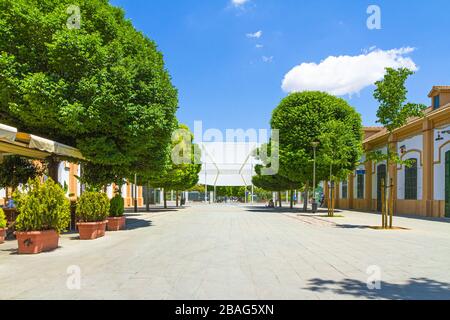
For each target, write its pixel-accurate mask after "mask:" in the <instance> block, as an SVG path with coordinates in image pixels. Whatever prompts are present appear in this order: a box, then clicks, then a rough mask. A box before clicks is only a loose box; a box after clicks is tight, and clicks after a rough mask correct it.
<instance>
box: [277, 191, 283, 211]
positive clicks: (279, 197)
mask: <svg viewBox="0 0 450 320" xmlns="http://www.w3.org/2000/svg"><path fill="white" fill-rule="evenodd" d="M278 206H279V207H280V208H282V207H283V202H282V201H281V191H278Z"/></svg>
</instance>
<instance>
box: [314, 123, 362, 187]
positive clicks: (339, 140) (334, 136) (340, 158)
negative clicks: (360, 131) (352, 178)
mask: <svg viewBox="0 0 450 320" xmlns="http://www.w3.org/2000/svg"><path fill="white" fill-rule="evenodd" d="M358 138H359V137H358V136H356V135H355V134H354V133H353V132H352V131H350V130H348V126H347V124H346V123H344V122H342V121H337V120H334V119H333V120H330V121H329V122H327V123H325V124H324V126H323V131H322V133H321V134H320V136H319V138H318V141H320V152H321V156H319V157H318V166H319V167H327V166H328V167H329V172H330V171H331V172H330V174H331V177H330V175H328V177H329V178H328V179H327V180H329V179H331V180H335V179H337V180H344V179H346V178H347V177H348V175H349V174H350V173H351V171H352V169H353V168H354V166H355V162H354V160H355V158H354V157H355V154H358V155H362V152H363V151H362V143H361V139H358Z"/></svg>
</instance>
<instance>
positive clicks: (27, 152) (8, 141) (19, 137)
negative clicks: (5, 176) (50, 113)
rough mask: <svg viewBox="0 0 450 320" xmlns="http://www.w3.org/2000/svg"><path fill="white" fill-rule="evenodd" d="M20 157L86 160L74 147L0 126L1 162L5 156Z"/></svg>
mask: <svg viewBox="0 0 450 320" xmlns="http://www.w3.org/2000/svg"><path fill="white" fill-rule="evenodd" d="M12 154H16V155H20V156H24V157H29V158H33V159H45V158H47V157H50V156H52V155H56V156H63V157H68V158H74V159H84V158H83V155H82V154H81V152H80V151H79V150H78V149H76V148H73V147H70V146H67V145H65V144H62V143H58V142H55V141H52V140H48V139H44V138H41V137H37V136H34V135H31V134H28V133H23V132H18V130H17V129H16V128H13V127H10V126H7V125H4V124H0V161H1V159H2V158H3V156H8V155H12Z"/></svg>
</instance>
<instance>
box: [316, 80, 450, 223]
mask: <svg viewBox="0 0 450 320" xmlns="http://www.w3.org/2000/svg"><path fill="white" fill-rule="evenodd" d="M429 98H430V99H431V107H430V108H428V109H427V110H426V112H425V116H424V118H422V119H411V120H410V121H409V122H408V124H407V125H405V126H404V127H402V128H399V129H398V130H396V131H395V132H394V134H393V135H392V136H391V137H389V134H388V132H387V130H386V129H384V128H381V127H371V128H365V130H364V131H365V139H364V142H363V147H364V151H365V152H366V153H367V152H369V151H381V152H383V153H386V152H387V147H388V145H390V147H391V148H392V149H393V150H397V152H398V154H399V155H400V156H401V158H402V159H403V160H410V161H411V163H412V166H411V167H405V166H400V165H391V166H390V167H389V168H387V167H386V163H385V162H380V163H375V162H372V161H367V160H366V159H365V155H364V156H363V159H362V161H361V163H362V164H361V165H360V166H358V168H357V170H355V171H354V173H353V174H352V175H350V176H349V177H348V180H347V181H342V182H340V183H339V185H338V186H337V187H336V191H335V201H336V207H337V208H340V209H354V210H362V211H380V209H381V201H380V198H381V180H382V179H383V178H385V177H389V178H388V181H389V180H390V179H391V178H392V180H393V183H394V185H395V188H394V206H395V212H396V213H397V214H411V215H418V216H424V217H449V218H450V86H435V87H433V89H432V90H431V92H430V94H429ZM325 189H326V191H325V192H328V186H327V187H326V188H325Z"/></svg>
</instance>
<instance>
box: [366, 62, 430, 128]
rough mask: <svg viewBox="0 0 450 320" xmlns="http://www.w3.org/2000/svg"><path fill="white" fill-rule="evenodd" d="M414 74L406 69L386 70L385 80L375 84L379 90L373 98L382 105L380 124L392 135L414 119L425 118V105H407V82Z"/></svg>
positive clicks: (379, 111)
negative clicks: (409, 120)
mask: <svg viewBox="0 0 450 320" xmlns="http://www.w3.org/2000/svg"><path fill="white" fill-rule="evenodd" d="M413 74H414V72H412V71H411V70H409V69H406V68H400V69H392V68H386V75H385V76H384V79H383V80H381V81H377V82H376V83H375V85H376V87H377V88H376V90H375V92H374V94H373V96H374V98H375V99H376V100H377V101H378V102H379V103H380V107H379V109H378V112H377V117H378V123H381V124H382V125H383V126H384V127H386V128H387V130H388V131H389V132H390V133H392V132H393V131H394V130H395V129H397V128H400V127H402V126H404V125H405V124H406V123H407V121H408V119H410V118H412V117H423V111H424V110H425V109H426V106H425V105H422V104H416V103H406V104H405V101H406V95H407V94H408V90H407V89H406V86H405V82H406V80H407V79H408V77H409V76H411V75H413Z"/></svg>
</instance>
